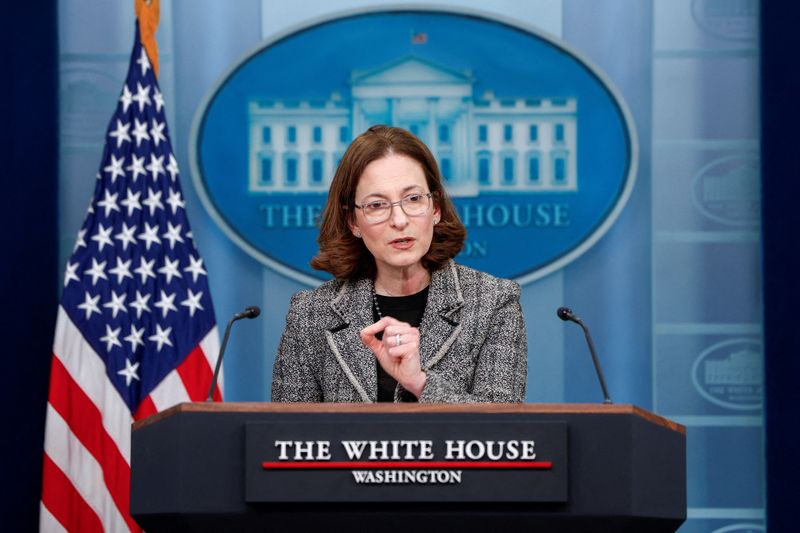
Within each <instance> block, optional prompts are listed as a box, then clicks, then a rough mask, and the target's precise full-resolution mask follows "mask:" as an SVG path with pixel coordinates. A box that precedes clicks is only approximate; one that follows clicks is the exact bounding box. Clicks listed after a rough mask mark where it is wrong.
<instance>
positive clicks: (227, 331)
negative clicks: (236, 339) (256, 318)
mask: <svg viewBox="0 0 800 533" xmlns="http://www.w3.org/2000/svg"><path fill="white" fill-rule="evenodd" d="M239 318H240V317H239V316H238V315H236V316H234V317H233V318H231V320H230V321H229V322H228V327H226V328H225V336H224V337H223V338H222V348H220V349H219V357H218V358H217V365H216V367H215V368H214V377H213V378H212V379H211V387H210V388H209V389H208V398H207V399H206V401H207V402H212V401H214V400H213V395H214V387H216V385H217V378H218V377H219V371H220V369H221V368H222V356H223V355H225V347H226V346H227V345H228V337H230V336H231V327H233V323H234V322H236V321H237V320H238V319H239Z"/></svg>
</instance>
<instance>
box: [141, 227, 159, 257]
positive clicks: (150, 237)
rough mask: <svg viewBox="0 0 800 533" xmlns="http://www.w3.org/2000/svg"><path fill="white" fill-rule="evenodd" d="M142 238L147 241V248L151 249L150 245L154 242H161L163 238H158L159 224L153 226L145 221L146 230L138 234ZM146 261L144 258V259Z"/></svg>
mask: <svg viewBox="0 0 800 533" xmlns="http://www.w3.org/2000/svg"><path fill="white" fill-rule="evenodd" d="M138 237H139V238H140V239H142V240H143V241H144V242H145V248H146V249H147V250H150V245H151V244H153V243H158V244H161V239H159V238H158V224H156V225H155V226H151V225H150V224H148V223H147V222H145V223H144V232H142V233H140V234H139V235H138ZM142 261H144V259H142Z"/></svg>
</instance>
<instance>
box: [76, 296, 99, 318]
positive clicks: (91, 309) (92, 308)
mask: <svg viewBox="0 0 800 533" xmlns="http://www.w3.org/2000/svg"><path fill="white" fill-rule="evenodd" d="M99 301H100V295H99V294H98V295H97V296H95V297H94V298H92V297H91V296H89V291H86V296H85V297H84V300H83V303H82V304H78V309H83V310H84V311H86V320H89V317H90V316H92V313H97V314H98V315H99V314H102V313H100V308H99V307H97V302H99Z"/></svg>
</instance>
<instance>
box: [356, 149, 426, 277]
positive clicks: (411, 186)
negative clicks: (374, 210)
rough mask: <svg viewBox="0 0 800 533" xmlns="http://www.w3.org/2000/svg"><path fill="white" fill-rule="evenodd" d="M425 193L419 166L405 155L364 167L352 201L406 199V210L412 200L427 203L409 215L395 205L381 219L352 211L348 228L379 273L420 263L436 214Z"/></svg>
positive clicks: (422, 175)
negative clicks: (351, 219)
mask: <svg viewBox="0 0 800 533" xmlns="http://www.w3.org/2000/svg"><path fill="white" fill-rule="evenodd" d="M428 193H430V191H429V190H428V184H427V181H426V180H425V173H424V171H423V170H422V165H420V164H419V163H418V162H417V161H415V160H414V159H412V158H410V157H408V156H405V155H399V154H390V155H388V156H386V157H383V158H381V159H376V160H375V161H373V162H372V163H370V164H369V165H367V166H366V168H365V169H364V172H363V173H362V174H361V178H360V179H359V181H358V186H357V187H356V204H358V205H365V204H370V203H373V202H381V201H384V202H385V201H388V202H399V201H400V200H403V199H404V198H407V199H408V200H406V201H407V202H408V205H409V206H410V207H409V209H408V210H409V211H410V210H412V209H413V207H412V206H411V205H412V204H413V203H416V202H420V201H422V202H428V203H429V206H430V207H429V208H428V209H427V210H426V211H424V212H423V213H422V214H419V215H416V216H409V215H407V214H406V213H405V212H404V211H403V209H401V207H400V204H397V205H394V206H393V207H392V208H391V210H390V212H389V217H388V218H387V219H386V220H384V221H382V222H374V221H371V220H369V219H368V218H367V216H366V215H365V213H364V210H363V209H358V208H357V209H356V210H355V220H354V221H352V222H351V224H350V230H351V231H352V232H353V234H354V235H356V236H357V237H358V236H360V237H361V238H362V239H364V244H365V245H366V246H367V249H368V250H369V251H370V252H371V253H372V255H373V256H374V257H375V264H376V265H377V268H378V273H379V274H380V273H387V272H388V271H390V270H406V269H408V268H412V269H413V268H416V267H418V266H421V265H422V263H421V262H420V260H421V259H422V257H423V256H424V255H425V254H426V253H427V252H428V249H429V248H430V246H431V240H432V239H433V225H434V220H435V221H437V222H438V220H439V216H440V213H439V208H438V206H436V204H435V202H434V200H433V199H432V198H431V199H430V200H428V199H427V198H425V197H424V195H426V194H428ZM373 205H376V204H373Z"/></svg>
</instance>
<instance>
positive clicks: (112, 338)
mask: <svg viewBox="0 0 800 533" xmlns="http://www.w3.org/2000/svg"><path fill="white" fill-rule="evenodd" d="M121 330H122V327H118V328H117V329H111V326H109V325H108V324H106V335H105V337H100V340H101V341H103V342H104V343H106V351H107V352H110V351H111V348H113V347H114V346H119V347H120V348H122V343H121V342H119V338H118V337H119V332H120V331H121Z"/></svg>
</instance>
